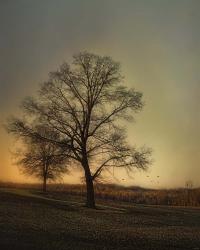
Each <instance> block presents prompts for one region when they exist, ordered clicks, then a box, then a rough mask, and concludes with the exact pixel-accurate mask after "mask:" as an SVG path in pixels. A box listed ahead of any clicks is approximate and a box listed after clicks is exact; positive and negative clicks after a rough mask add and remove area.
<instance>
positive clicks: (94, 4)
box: [0, 0, 200, 187]
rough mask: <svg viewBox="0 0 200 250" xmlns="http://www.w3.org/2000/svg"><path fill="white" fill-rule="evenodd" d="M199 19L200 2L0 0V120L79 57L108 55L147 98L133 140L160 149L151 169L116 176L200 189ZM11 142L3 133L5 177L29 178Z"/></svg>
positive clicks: (1, 173)
mask: <svg viewBox="0 0 200 250" xmlns="http://www.w3.org/2000/svg"><path fill="white" fill-rule="evenodd" d="M199 13H200V1H199V0H123V1H122V0H121V1H120V0H104V1H103V0H101V1H100V0H99V1H97V0H96V1H95V0H84V1H81V0H43V1H41V0H18V1H15V0H0V115H1V117H0V122H1V123H3V122H5V119H6V117H7V116H8V115H10V114H16V113H17V112H18V110H19V109H18V106H19V104H20V101H21V100H22V99H23V97H24V96H27V95H32V94H34V93H35V91H36V90H37V89H38V84H39V83H41V82H42V81H44V80H46V79H47V76H48V72H49V71H51V70H55V69H57V68H58V66H59V65H60V64H61V63H63V62H64V61H69V60H71V56H72V55H73V54H74V53H77V52H79V51H83V50H84V51H85V50H87V51H89V52H93V53H97V54H100V55H108V56H111V57H112V58H113V59H114V60H116V61H119V62H121V64H122V71H123V74H124V76H125V84H127V85H128V86H130V87H135V88H136V89H137V90H140V91H142V92H143V93H144V100H145V103H146V105H145V107H144V110H143V111H142V112H141V113H140V114H139V115H137V117H136V122H135V123H131V124H128V133H129V141H130V143H132V144H133V145H134V144H135V143H136V144H137V145H143V144H146V145H148V146H150V147H152V148H153V151H154V152H153V158H154V163H153V165H152V166H151V168H150V170H149V172H148V173H145V174H144V173H138V174H135V178H134V179H129V178H127V177H126V175H125V173H124V172H120V173H115V174H116V177H117V178H118V180H119V183H121V184H131V185H141V186H154V187H174V186H183V185H185V181H187V180H192V181H193V182H194V184H195V185H200V152H199V149H200V131H199V130H200V105H199V102H200V101H199V100H200V70H199V65H200V31H199V25H200V14H199ZM13 145H14V144H13V141H12V140H11V138H10V137H9V136H8V135H7V134H6V133H5V131H4V129H2V128H0V179H4V180H11V181H24V180H26V181H31V179H30V178H28V179H27V178H26V179H24V177H23V176H22V175H20V174H19V172H18V170H17V168H16V167H15V166H14V165H13V164H12V159H11V155H10V153H9V151H10V150H13ZM147 175H148V176H150V177H148V178H147V177H146V176H147ZM157 176H160V177H159V178H157ZM122 179H125V180H122ZM77 180H78V178H77V177H76V175H75V174H74V175H71V176H69V177H66V178H65V181H70V182H73V181H77Z"/></svg>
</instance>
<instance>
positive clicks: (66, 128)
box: [8, 52, 150, 196]
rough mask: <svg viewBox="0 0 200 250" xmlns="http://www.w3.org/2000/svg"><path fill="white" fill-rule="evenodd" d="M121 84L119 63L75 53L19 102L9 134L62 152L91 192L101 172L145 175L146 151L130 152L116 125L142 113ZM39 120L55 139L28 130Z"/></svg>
mask: <svg viewBox="0 0 200 250" xmlns="http://www.w3.org/2000/svg"><path fill="white" fill-rule="evenodd" d="M122 79H123V77H122V75H121V72H120V64H119V63H116V62H114V61H113V60H112V59H111V58H110V57H105V56H104V57H101V56H98V55H94V54H91V53H88V52H83V53H79V54H77V55H75V56H74V57H73V62H72V65H71V66H69V65H68V64H67V63H64V64H63V65H61V67H60V68H59V69H58V70H57V71H54V72H51V73H50V74H49V79H48V81H47V82H45V83H43V84H42V85H41V88H40V91H39V95H38V96H37V98H30V97H29V98H26V99H25V100H24V102H23V103H22V108H23V111H24V119H23V120H22V119H16V118H15V119H13V120H12V121H11V122H10V123H9V125H8V131H9V132H11V133H13V134H15V135H17V136H18V137H21V138H35V139H37V140H41V141H44V142H48V143H53V145H56V146H57V147H58V148H60V149H62V151H63V152H64V153H65V156H67V157H69V158H70V159H71V160H73V161H76V162H79V163H81V166H82V167H83V169H84V171H85V177H86V182H87V185H88V187H90V188H92V185H93V184H92V181H93V180H94V179H95V178H96V177H98V176H99V175H100V174H101V173H102V171H103V170H104V169H109V168H112V167H124V168H126V169H127V171H131V170H132V169H133V168H139V169H143V170H145V169H146V168H147V166H148V165H149V163H150V162H149V155H150V151H149V150H136V149H135V148H133V147H130V146H129V145H128V143H127V138H126V133H125V131H126V129H125V128H122V127H120V126H119V124H120V123H121V122H120V121H121V120H126V121H127V120H129V119H130V118H133V115H134V114H135V113H137V112H139V111H141V109H142V107H143V105H144V104H143V101H142V93H140V92H137V91H135V90H134V89H128V88H127V87H126V86H124V85H123V82H122ZM38 121H39V123H42V124H46V125H48V127H49V128H50V129H51V130H53V131H55V132H56V133H57V134H58V135H59V136H58V137H57V138H53V139H52V138H51V136H50V135H49V134H45V135H44V134H42V133H41V131H37V130H36V129H35V127H34V126H33V125H34V123H35V122H38ZM92 173H93V174H92ZM88 192H90V190H89V191H88ZM91 196H92V194H91Z"/></svg>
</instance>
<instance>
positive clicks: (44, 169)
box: [16, 124, 67, 192]
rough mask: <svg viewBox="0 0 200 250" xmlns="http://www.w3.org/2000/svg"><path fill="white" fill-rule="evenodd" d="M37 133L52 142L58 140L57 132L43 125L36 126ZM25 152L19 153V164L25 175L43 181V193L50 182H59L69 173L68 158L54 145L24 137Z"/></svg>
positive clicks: (46, 141)
mask: <svg viewBox="0 0 200 250" xmlns="http://www.w3.org/2000/svg"><path fill="white" fill-rule="evenodd" d="M34 130H35V132H36V133H38V134H40V135H41V136H43V137H47V138H49V139H51V140H52V141H54V140H57V139H58V137H59V135H58V133H57V132H55V131H52V130H50V129H49V128H48V127H46V126H44V125H41V124H40V126H38V125H37V126H35V128H34ZM22 143H23V150H20V151H19V152H18V154H17V155H16V156H17V159H18V161H17V164H18V165H19V167H20V170H21V171H22V172H23V173H24V174H25V175H32V176H35V177H37V178H38V179H40V180H42V181H43V191H44V192H46V190H47V181H48V180H53V181H55V180H57V179H60V178H61V177H62V175H63V174H64V173H66V172H67V165H66V164H67V158H66V156H65V154H64V152H63V150H62V148H60V147H58V146H57V145H55V144H54V143H52V142H50V141H48V140H44V139H42V140H41V138H38V137H24V138H23V140H22Z"/></svg>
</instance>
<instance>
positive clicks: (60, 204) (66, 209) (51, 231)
mask: <svg viewBox="0 0 200 250" xmlns="http://www.w3.org/2000/svg"><path fill="white" fill-rule="evenodd" d="M53 198H54V199H53ZM55 198H56V197H55V195H54V197H53V196H52V195H51V196H50V195H49V196H45V197H44V196H42V195H41V194H40V193H38V192H34V193H33V192H31V191H28V190H19V189H5V188H2V189H0V249H1V250H4V249H5V250H7V249H10V250H16V249H20V250H33V249H34V250H37V249H38V250H62V249H63V250H66V249H85V250H90V249H92V250H95V249H99V250H100V249H101V250H103V249H115V250H117V249H120V250H123V249H133V250H134V249H144V250H145V249H152V250H156V249H160V250H169V249H182V250H184V249H189V250H192V249H194V250H198V249H199V250H200V209H198V208H181V207H179V208H176V207H166V206H142V205H137V206H134V205H127V204H122V203H110V204H109V203H104V202H100V204H99V209H97V210H91V209H87V208H85V207H84V206H83V205H82V203H81V202H79V201H78V200H77V198H74V199H73V197H71V196H69V199H68V200H67V201H65V202H64V201H59V200H58V199H57V200H55Z"/></svg>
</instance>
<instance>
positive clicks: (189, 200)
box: [0, 182, 200, 206]
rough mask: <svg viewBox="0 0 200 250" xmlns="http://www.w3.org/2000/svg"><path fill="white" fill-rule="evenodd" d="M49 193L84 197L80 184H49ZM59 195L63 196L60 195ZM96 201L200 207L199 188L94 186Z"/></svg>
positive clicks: (64, 196) (3, 184)
mask: <svg viewBox="0 0 200 250" xmlns="http://www.w3.org/2000/svg"><path fill="white" fill-rule="evenodd" d="M0 187H5V188H28V189H36V190H37V189H40V188H41V186H40V185H39V184H16V183H5V182H2V183H0ZM48 190H49V193H54V196H55V195H56V193H57V197H58V198H59V197H61V198H62V199H63V198H66V199H67V196H66V195H76V196H85V194H86V189H85V185H82V184H73V185H71V184H49V186H48ZM61 193H62V194H63V195H61ZM95 193H96V198H97V199H104V200H111V201H122V202H131V203H137V204H147V205H170V206H200V188H193V189H187V188H179V189H160V190H157V189H145V188H141V187H134V186H133V187H123V186H118V185H114V184H96V185H95Z"/></svg>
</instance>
